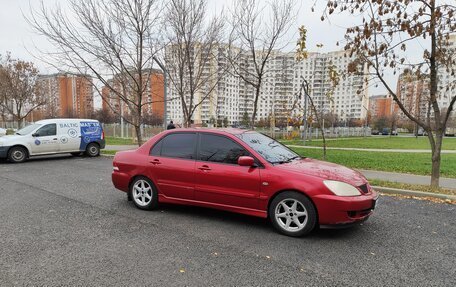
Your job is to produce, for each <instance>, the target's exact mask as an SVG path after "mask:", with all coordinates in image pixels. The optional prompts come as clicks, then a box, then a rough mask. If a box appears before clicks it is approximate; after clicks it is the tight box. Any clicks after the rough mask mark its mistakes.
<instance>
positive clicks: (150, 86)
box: [101, 69, 165, 121]
mask: <svg viewBox="0 0 456 287" xmlns="http://www.w3.org/2000/svg"><path fill="white" fill-rule="evenodd" d="M143 77H144V79H143V82H144V84H145V85H146V89H145V90H144V94H143V97H142V103H143V108H142V112H143V116H145V117H155V118H156V119H157V120H158V119H161V121H163V119H164V115H165V101H164V77H163V72H162V71H161V70H156V69H150V70H146V71H145V72H144V76H143ZM130 80H131V79H130ZM131 81H132V80H131ZM132 82H133V81H132ZM108 83H109V86H111V87H113V88H114V89H115V90H116V91H120V92H121V91H122V90H123V88H122V85H121V84H120V83H121V79H120V76H119V75H116V76H114V77H113V78H112V79H110V80H109V81H108ZM133 85H134V83H131V84H130V85H126V87H129V88H127V90H130V91H131V90H132V88H131V87H133ZM101 95H102V109H103V110H104V111H105V112H107V113H109V114H111V115H112V116H116V117H119V115H120V114H123V115H124V117H126V118H128V117H129V116H130V115H131V114H132V111H131V109H135V107H134V105H133V104H130V105H129V104H127V103H126V102H125V101H123V100H121V98H120V97H119V96H117V95H116V94H115V93H114V92H112V90H111V88H108V87H107V86H103V87H102V88H101ZM127 97H128V98H129V99H131V101H132V102H133V103H134V102H135V99H134V94H133V93H132V94H131V96H127Z"/></svg>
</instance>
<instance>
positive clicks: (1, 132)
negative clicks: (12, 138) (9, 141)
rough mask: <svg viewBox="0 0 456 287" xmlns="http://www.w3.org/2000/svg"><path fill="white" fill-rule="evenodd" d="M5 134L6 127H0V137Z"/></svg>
mask: <svg viewBox="0 0 456 287" xmlns="http://www.w3.org/2000/svg"><path fill="white" fill-rule="evenodd" d="M2 136H6V129H4V128H0V137H2Z"/></svg>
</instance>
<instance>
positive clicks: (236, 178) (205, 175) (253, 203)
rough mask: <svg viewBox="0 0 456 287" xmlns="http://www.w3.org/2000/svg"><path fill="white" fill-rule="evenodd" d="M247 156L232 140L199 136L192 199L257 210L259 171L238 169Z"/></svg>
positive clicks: (257, 169) (223, 137) (208, 134)
mask: <svg viewBox="0 0 456 287" xmlns="http://www.w3.org/2000/svg"><path fill="white" fill-rule="evenodd" d="M242 155H249V153H248V152H247V151H246V150H245V149H244V148H243V147H242V146H241V145H239V144H238V143H236V142H235V141H234V140H232V139H230V138H228V137H225V136H221V135H215V134H210V133H200V136H199V147H198V160H197V162H196V167H195V171H196V177H195V199H196V200H198V201H202V202H209V203H215V204H223V205H230V206H238V207H245V208H252V209H258V206H259V196H260V168H258V167H247V166H239V165H238V164H237V159H238V158H239V156H242Z"/></svg>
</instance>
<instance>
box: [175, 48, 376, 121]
mask: <svg viewBox="0 0 456 287" xmlns="http://www.w3.org/2000/svg"><path fill="white" fill-rule="evenodd" d="M172 49H173V48H172V46H171V47H168V48H167V54H168V55H172V54H173V51H172ZM235 49H236V48H235ZM228 52H229V51H228V47H227V46H226V45H219V46H217V47H216V48H214V51H213V52H212V54H213V57H212V58H211V60H210V61H207V62H206V63H205V66H204V67H203V68H204V69H202V71H203V73H205V74H207V75H213V76H212V77H208V81H207V84H206V89H202V90H201V91H200V92H199V93H197V95H196V99H195V102H199V101H202V104H201V106H200V107H198V109H197V110H196V111H195V113H194V116H193V121H194V122H195V123H197V124H201V123H209V122H210V121H211V119H218V120H223V119H224V118H227V119H228V122H229V124H230V125H234V124H239V123H240V122H241V121H242V117H243V115H244V113H247V114H248V115H249V116H251V115H252V113H253V105H254V99H255V89H254V87H252V86H251V85H249V84H247V83H246V82H245V81H244V80H243V79H242V78H241V77H240V76H239V75H237V74H236V73H234V71H233V70H232V68H231V67H230V65H229V62H228V60H227V54H228ZM234 53H237V54H238V55H239V57H238V59H237V61H238V62H239V64H240V65H241V67H242V70H243V71H244V73H245V75H244V76H245V77H248V76H249V74H250V73H253V72H254V70H253V69H254V65H253V63H254V62H253V61H254V60H253V58H252V56H251V54H250V53H248V52H247V51H242V50H239V49H236V50H235V51H234ZM352 60H353V59H352V58H350V57H348V56H347V55H346V53H345V52H343V51H340V52H331V53H309V57H308V58H307V59H305V60H303V61H301V62H297V61H296V60H295V54H294V53H285V52H280V51H274V52H273V54H272V57H271V60H270V61H269V62H268V63H267V65H266V71H267V73H266V75H265V77H264V79H263V84H262V87H261V90H260V99H259V104H258V110H257V116H256V120H260V119H267V118H269V117H271V116H274V117H275V118H279V117H282V118H288V117H300V116H301V117H302V115H303V114H304V97H301V98H300V99H298V98H297V94H298V93H299V90H300V87H301V82H302V79H303V78H304V79H305V80H306V81H307V82H308V83H309V87H310V96H311V97H312V99H313V101H314V103H315V105H316V106H317V109H318V111H319V112H321V113H322V114H325V113H333V114H337V116H338V117H339V119H341V120H348V119H364V118H365V117H366V115H367V110H368V101H369V99H368V96H367V86H366V83H365V77H364V76H362V75H352V74H348V73H347V66H348V64H349V63H350V62H351V61H352ZM166 61H167V66H173V63H170V62H169V61H175V59H174V58H173V57H172V56H168V57H167V58H166ZM330 66H333V67H334V69H335V70H336V71H338V73H339V74H340V83H339V85H337V87H336V88H335V90H334V91H333V93H332V95H331V96H329V95H328V92H329V91H330V90H331V81H330V77H329V67H330ZM360 68H361V69H364V67H360ZM214 71H219V72H218V73H215V74H214ZM171 72H172V71H171ZM213 85H215V88H213V87H214V86H213ZM212 88H213V89H212ZM209 89H211V90H210V91H208V90H209ZM168 95H169V98H170V99H174V100H171V101H170V102H169V104H168V109H167V113H168V118H170V119H173V120H174V121H175V122H177V123H182V122H184V119H183V113H182V103H181V99H180V98H179V95H178V93H177V91H176V88H175V87H174V85H172V84H171V83H170V82H169V85H168ZM203 95H204V96H203ZM201 96H203V98H201ZM187 100H188V97H187ZM309 107H310V105H309V106H308V108H309ZM309 110H310V108H309Z"/></svg>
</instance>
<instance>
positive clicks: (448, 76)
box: [437, 34, 456, 108]
mask: <svg viewBox="0 0 456 287" xmlns="http://www.w3.org/2000/svg"><path fill="white" fill-rule="evenodd" d="M442 48H443V49H446V51H445V55H451V60H452V61H455V62H456V34H453V35H450V36H449V39H448V41H446V42H445V43H444V45H443V47H442ZM438 75H439V78H438V82H437V85H438V86H437V87H438V90H439V94H438V102H439V106H440V107H441V108H448V107H449V106H450V102H451V99H452V98H454V97H456V65H452V66H450V67H447V66H445V65H440V66H439V69H438Z"/></svg>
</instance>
